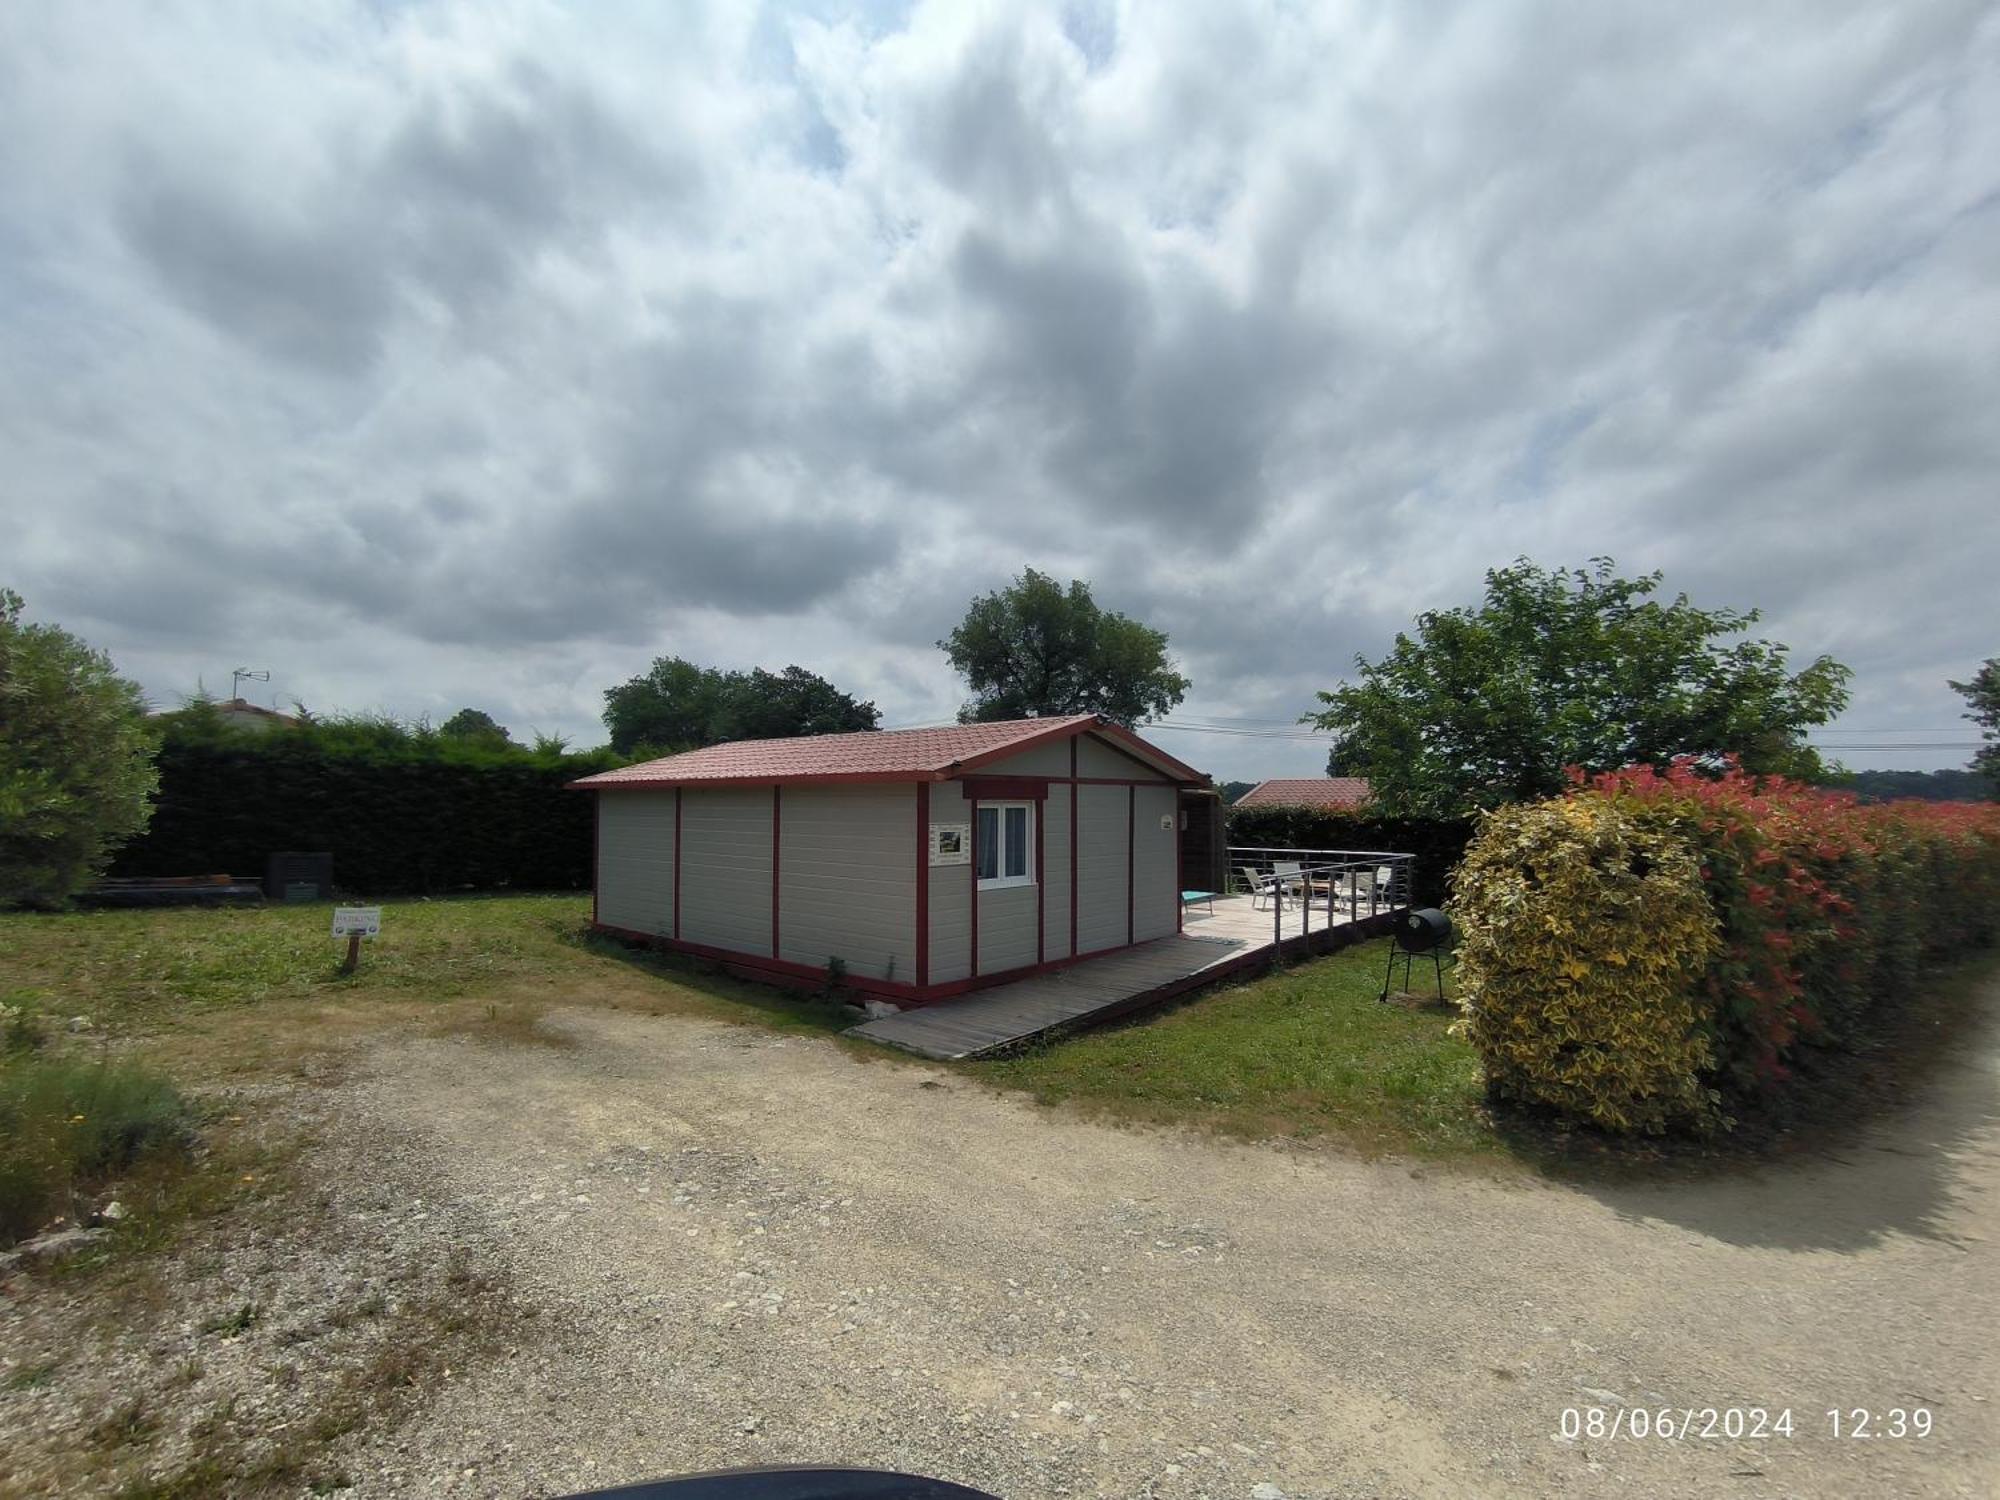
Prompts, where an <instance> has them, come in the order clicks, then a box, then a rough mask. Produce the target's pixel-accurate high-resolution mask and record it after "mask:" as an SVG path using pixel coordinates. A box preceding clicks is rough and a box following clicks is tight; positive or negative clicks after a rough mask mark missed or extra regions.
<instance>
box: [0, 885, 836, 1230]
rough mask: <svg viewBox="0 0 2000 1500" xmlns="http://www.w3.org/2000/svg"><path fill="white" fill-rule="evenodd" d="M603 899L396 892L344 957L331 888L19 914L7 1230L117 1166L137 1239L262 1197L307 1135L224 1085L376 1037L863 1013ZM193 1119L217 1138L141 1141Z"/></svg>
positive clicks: (824, 1023) (547, 1035) (0, 1155)
mask: <svg viewBox="0 0 2000 1500" xmlns="http://www.w3.org/2000/svg"><path fill="white" fill-rule="evenodd" d="M589 915H590V898H589V897H588V896H571V895H562V896H507V897H477V898H463V899H449V900H436V901H423V900H412V901H395V902H387V903H384V906H383V931H382V936H381V937H380V938H379V939H376V940H374V941H373V942H370V943H366V944H364V947H363V956H362V961H361V965H360V968H359V970H358V971H357V972H356V973H354V974H352V975H343V974H341V973H339V972H338V968H337V961H338V959H339V957H340V955H341V953H342V951H343V950H344V946H345V945H344V944H342V945H338V946H336V944H335V943H334V941H333V939H332V937H331V935H330V933H329V931H328V928H329V918H330V916H331V912H330V909H329V908H328V907H326V906H324V905H301V906H289V907H287V906H278V907H237V908H223V909H216V910H203V909H199V908H186V907H182V908H166V909H159V910H147V911H79V912H68V913H60V914H53V915H50V914H31V913H23V912H11V913H0V1246H4V1244H5V1243H6V1242H7V1241H9V1240H12V1239H16V1238H20V1237H22V1236H24V1235H26V1234H29V1233H32V1231H33V1229H34V1228H35V1226H36V1225H37V1224H39V1223H44V1222H48V1219H49V1216H50V1215H51V1214H59V1213H66V1212H71V1211H73V1209H72V1208H71V1205H73V1204H79V1205H80V1204H82V1203H86V1202H88V1201H89V1200H90V1199H92V1198H94V1197H96V1196H98V1195H99V1194H100V1193H101V1191H102V1190H103V1188H104V1186H105V1185H106V1184H107V1183H109V1182H112V1181H117V1182H120V1183H123V1184H124V1185H125V1189H129V1190H130V1191H128V1192H125V1196H127V1197H136V1198H137V1199H138V1200H140V1201H142V1202H143V1205H144V1207H145V1208H146V1210H147V1212H145V1213H144V1214H143V1215H141V1216H135V1217H134V1218H133V1219H131V1220H130V1221H128V1222H126V1223H124V1224H121V1225H120V1226H119V1230H118V1238H119V1239H120V1240H121V1241H131V1242H133V1245H134V1247H135V1248H136V1247H137V1245H138V1242H140V1241H142V1240H144V1241H146V1242H147V1243H149V1244H156V1243H159V1242H160V1241H161V1239H162V1237H163V1236H167V1237H170V1234H169V1231H170V1228H171V1224H172V1222H173V1221H177V1220H185V1219H190V1218H200V1217H206V1216H209V1215H211V1214H213V1213H216V1212H221V1211H224V1210H226V1209H228V1208H229V1207H230V1206H231V1205H232V1204H234V1203H236V1202H238V1201H240V1200H242V1199H244V1198H249V1197H256V1196H260V1195H261V1194H262V1193H263V1192H264V1191H265V1189H266V1188H267V1187H270V1186H274V1185H275V1184H276V1183H277V1181H278V1180H279V1179H281V1177H282V1175H283V1173H284V1170H285V1168H286V1165H287V1161H288V1158H289V1157H290V1155H291V1154H292V1147H293V1146H294V1145H295V1144H296V1143H289V1144H288V1143H286V1142H283V1141H279V1140H274V1139H271V1138H269V1137H268V1136H267V1135H266V1134H264V1133H262V1132H261V1131H260V1130H259V1122H258V1121H257V1120H256V1119H255V1113H256V1112H255V1111H254V1110H245V1111H242V1112H239V1111H238V1110H237V1109H235V1108H233V1107H231V1106H230V1105H228V1104H226V1103H222V1102H219V1101H220V1100H221V1099H222V1098H223V1097H224V1096H226V1095H228V1094H230V1093H232V1092H233V1091H234V1090H235V1089H236V1088H237V1087H238V1086H241V1085H245V1084H252V1083H255V1082H257V1081H258V1080H259V1079H260V1078H269V1077H274V1076H287V1075H289V1076H294V1077H307V1078H328V1077H332V1076H337V1070H338V1069H339V1068H340V1066H341V1065H342V1059H343V1056H344V1054H345V1053H346V1052H347V1050H348V1049H349V1048H350V1047H352V1046H353V1045H354V1044H356V1043H358V1042H361V1041H363V1040H366V1039H368V1038H370V1037H374V1036H380V1035H390V1034H394V1033H396V1032H397V1031H399V1030H400V1031H403V1032H408V1031H410V1030H417V1031H420V1032H432V1033H435V1032H440V1031H449V1032H460V1033H466V1034H470V1035H475V1036H483V1037H486V1038H489V1039H491V1040H493V1041H497V1042H506V1043H535V1042H541V1043H549V1042H555V1041H559V1040H560V1038H559V1037H558V1035H557V1034H556V1033H553V1032H550V1031H548V1030H545V1029H543V1028H541V1026H540V1025H539V1021H540V1017H541V1015H542V1013H543V1011H544V1010H546V1009H547V1008H548V1007H549V1006H551V1005H601V1006H605V1007H607V1008H612V1009H629V1010H641V1011H647V1012H651V1013H655V1014H659V1013H664V1012H666V1011H669V1010H679V1011H684V1012H690V1013H695V1014H700V1015H705V1016H709V1017H712V1018H716V1019H722V1020H729V1021H735V1022H741V1023H754V1024H761V1025H768V1026H775V1027H778V1028H781V1029H787V1030H797V1031H816V1032H830V1031H835V1030H838V1029H839V1028H841V1027H844V1026H847V1025H849V1024H851V1018H850V1017H849V1016H848V1015H846V1014H845V1013H844V1012H843V1011H841V1010H840V1009H838V1008H837V1007H835V1006H832V1005H828V1004H824V1003H820V1002H817V1001H815V1000H813V999H811V998H809V997H802V996H795V995H791V994H787V993H782V992H779V991H775V990H771V989H767V988H765V987H763V986H759V985H751V984H743V983H739V982H737V981H734V980H731V979H728V978H726V977H723V976H720V975H715V974H709V973H705V972H703V971H702V970H701V969H700V968H698V967H697V966H695V965H693V964H691V963H688V962H685V961H682V960H678V959H670V958H665V957H662V956H659V955H653V954H645V953H639V952H635V951H633V950H631V949H629V948H627V947H625V946H624V945H623V944H620V943H616V942H612V941H610V940H607V939H602V938H597V937H593V936H590V935H589V934H588V933H587V932H586V931H585V923H586V922H587V920H588V918H589ZM848 1045H850V1046H858V1045H859V1044H852V1043H850V1044H848ZM177 1086H178V1088H185V1089H187V1090H189V1091H190V1093H189V1097H190V1098H191V1099H192V1100H193V1101H194V1102H193V1103H192V1105H191V1106H189V1105H186V1104H184V1103H183V1102H182V1095H181V1094H180V1093H179V1092H178V1088H177ZM183 1121H187V1122H190V1123H192V1125H193V1127H194V1131H193V1133H194V1135H195V1136H196V1137H197V1138H198V1140H199V1142H200V1144H201V1146H202V1147H203V1148H204V1149H202V1150H201V1151H199V1152H196V1153H193V1155H192V1156H191V1157H190V1155H189V1153H187V1152H185V1151H178V1152H177V1151H168V1150H164V1149H163V1150H160V1151H152V1152H149V1151H145V1150H142V1149H140V1148H141V1146H143V1145H144V1144H145V1142H147V1141H148V1140H149V1139H151V1138H152V1137H155V1136H157V1137H159V1138H160V1139H161V1141H162V1142H170V1141H171V1140H173V1139H175V1138H177V1133H180V1132H181V1123H182V1122H183ZM169 1125H172V1126H173V1128H172V1129H169V1128H168V1126H169ZM107 1142H109V1143H110V1144H107ZM114 1145H115V1146H116V1149H113V1146H114ZM190 1167H192V1169H193V1170H192V1171H190V1170H189V1169H190ZM121 1191H124V1189H121ZM142 1224H143V1226H144V1227H143V1228H142V1227H141V1226H142Z"/></svg>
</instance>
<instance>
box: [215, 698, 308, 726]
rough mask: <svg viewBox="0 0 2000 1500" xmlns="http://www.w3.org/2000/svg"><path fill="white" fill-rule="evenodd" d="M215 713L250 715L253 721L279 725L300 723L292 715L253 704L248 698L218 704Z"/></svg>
mask: <svg viewBox="0 0 2000 1500" xmlns="http://www.w3.org/2000/svg"><path fill="white" fill-rule="evenodd" d="M215 711H216V712H217V713H221V714H235V715H243V714H248V715H249V716H250V717H251V718H253V719H270V720H271V721H273V722H274V723H278V724H296V723H298V722H299V721H298V719H297V718H296V717H295V716H293V715H291V714H281V713H279V712H278V711H277V710H276V709H275V708H266V707H264V705H263V704H261V703H252V702H250V701H249V700H248V699H246V698H231V699H230V700H229V701H228V702H226V703H218V704H216V705H215Z"/></svg>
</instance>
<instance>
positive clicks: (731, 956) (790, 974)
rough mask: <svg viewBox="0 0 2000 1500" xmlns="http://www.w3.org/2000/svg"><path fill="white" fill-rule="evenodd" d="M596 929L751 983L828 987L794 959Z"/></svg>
mask: <svg viewBox="0 0 2000 1500" xmlns="http://www.w3.org/2000/svg"><path fill="white" fill-rule="evenodd" d="M592 925H593V927H594V928H595V929H596V930H597V931H598V932H603V933H609V934H610V935H611V936H612V937H617V938H624V939H625V940H626V941H627V942H633V943H643V944H645V945H646V946H647V947H649V948H659V949H662V950H664V951H666V952H669V953H689V954H692V955H694V956H695V957H696V958H707V959H713V960H714V961H715V962H716V963H719V964H721V965H722V966H723V967H724V968H725V969H728V970H729V971H730V972H732V973H736V974H742V975H745V976H747V977H748V978H751V979H758V980H764V981H775V982H778V983H784V984H794V985H797V986H798V987H800V988H802V989H810V990H819V989H824V988H825V986H826V970H825V969H815V968H814V967H813V966H812V965H811V964H795V963H793V962H792V961H791V960H790V959H783V958H766V957H765V956H763V955H762V954H758V953H738V952H737V951H736V950H735V949H733V948H713V947H710V946H709V945H708V944H707V943H690V942H686V941H684V940H682V939H680V938H670V937H661V936H660V935H659V934H657V933H651V932H637V931H635V930H633V929H632V928H630V927H614V926H611V925H610V924H608V923H604V922H597V923H593V924H592ZM842 983H844V984H846V985H847V987H848V988H849V989H854V990H862V991H865V992H866V993H868V994H871V995H882V996H886V997H887V998H890V999H893V1000H897V1001H900V1002H901V1003H902V1004H904V1005H915V1004H917V1003H918V1002H919V1001H920V1000H921V999H922V998H923V997H922V996H921V994H920V993H919V991H918V989H917V987H916V986H915V985H913V984H904V983H903V982H902V981H901V980H895V979H869V978H867V977H866V976H860V977H857V976H854V975H849V976H848V977H847V978H846V979H845V980H843V981H842Z"/></svg>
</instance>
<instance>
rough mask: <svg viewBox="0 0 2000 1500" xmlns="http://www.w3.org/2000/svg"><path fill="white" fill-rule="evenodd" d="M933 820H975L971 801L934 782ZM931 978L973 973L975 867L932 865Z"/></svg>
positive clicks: (936, 981) (944, 979)
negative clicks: (973, 869) (973, 875)
mask: <svg viewBox="0 0 2000 1500" xmlns="http://www.w3.org/2000/svg"><path fill="white" fill-rule="evenodd" d="M931 821H932V822H933V823H963V824H966V825H967V826H968V827H969V826H970V825H971V823H972V804H971V803H969V802H967V801H966V800H965V797H964V795H963V794H962V793H961V792H960V791H959V789H958V787H957V786H956V785H954V784H953V783H951V782H949V781H940V782H936V783H933V785H932V786H931ZM928 874H929V876H930V882H931V946H930V979H931V983H932V984H946V983H949V982H950V981H951V980H954V979H964V978H966V977H967V976H968V975H970V974H971V973H972V902H971V896H970V892H971V889H972V867H971V866H970V865H930V866H929V867H928Z"/></svg>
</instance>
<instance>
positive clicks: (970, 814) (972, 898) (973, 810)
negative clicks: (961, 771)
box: [965, 798, 1005, 979]
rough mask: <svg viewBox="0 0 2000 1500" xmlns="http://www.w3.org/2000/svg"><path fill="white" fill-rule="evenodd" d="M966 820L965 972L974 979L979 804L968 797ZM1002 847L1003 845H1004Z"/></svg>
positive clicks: (976, 966) (976, 927) (977, 903)
mask: <svg viewBox="0 0 2000 1500" xmlns="http://www.w3.org/2000/svg"><path fill="white" fill-rule="evenodd" d="M965 815H966V821H967V822H968V823H969V824H971V832H969V833H968V834H967V835H966V836H965V847H966V848H967V849H968V850H969V851H970V852H971V854H972V860H971V862H970V863H969V864H967V866H966V868H965V888H966V892H967V894H966V898H965V899H966V903H967V904H968V905H969V906H970V907H971V918H970V920H971V924H972V934H971V943H970V947H971V949H972V953H971V961H972V966H971V967H970V968H969V969H967V970H966V972H967V973H968V974H970V975H972V976H973V977H974V978H975V979H976V978H978V977H979V804H978V803H977V802H974V801H972V800H971V799H970V798H968V799H967V800H966V804H965ZM1002 847H1005V846H1004V845H1003V846H1002Z"/></svg>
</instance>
